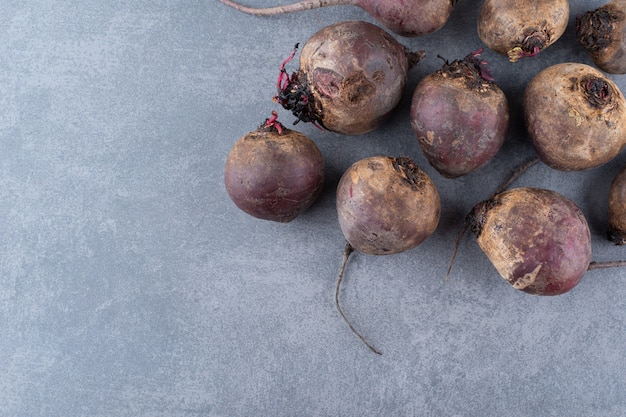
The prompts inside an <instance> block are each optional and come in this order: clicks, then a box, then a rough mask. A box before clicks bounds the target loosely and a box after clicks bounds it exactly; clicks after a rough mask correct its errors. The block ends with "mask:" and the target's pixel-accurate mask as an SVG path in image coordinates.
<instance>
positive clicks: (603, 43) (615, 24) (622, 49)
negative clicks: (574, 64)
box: [576, 0, 626, 74]
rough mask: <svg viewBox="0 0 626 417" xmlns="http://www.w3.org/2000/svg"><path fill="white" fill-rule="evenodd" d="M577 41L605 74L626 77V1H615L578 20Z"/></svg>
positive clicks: (589, 12)
mask: <svg viewBox="0 0 626 417" xmlns="http://www.w3.org/2000/svg"><path fill="white" fill-rule="evenodd" d="M576 38H577V39H578V42H580V44H581V45H582V46H583V47H584V48H585V49H586V50H587V52H589V55H590V56H591V59H592V61H593V62H594V64H596V65H597V66H598V68H600V69H601V70H602V71H604V72H608V73H611V74H626V0H612V1H610V2H608V3H606V4H605V5H604V6H602V7H599V8H597V9H595V10H592V11H588V12H587V13H585V14H583V15H582V16H580V17H578V18H577V19H576Z"/></svg>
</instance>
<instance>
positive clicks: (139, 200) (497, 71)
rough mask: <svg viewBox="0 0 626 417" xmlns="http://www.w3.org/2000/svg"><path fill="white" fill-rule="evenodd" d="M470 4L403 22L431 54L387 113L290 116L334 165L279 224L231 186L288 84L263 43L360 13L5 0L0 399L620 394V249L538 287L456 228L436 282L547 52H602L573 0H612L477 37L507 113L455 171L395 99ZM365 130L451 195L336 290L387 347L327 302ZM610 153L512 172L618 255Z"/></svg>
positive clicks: (440, 410) (625, 402) (235, 410)
mask: <svg viewBox="0 0 626 417" xmlns="http://www.w3.org/2000/svg"><path fill="white" fill-rule="evenodd" d="M251 3H254V2H249V4H251ZM261 3H263V4H269V3H271V2H269V1H264V2H260V1H259V2H257V4H261ZM283 3H284V2H283ZM478 4H479V2H478V1H473V0H461V1H459V3H458V5H457V7H456V9H455V11H454V13H453V15H452V17H451V19H450V21H449V23H448V24H447V25H446V27H445V28H444V29H442V30H441V31H439V32H436V33H434V34H432V35H429V36H426V37H423V38H413V39H408V38H399V39H400V40H401V42H403V43H404V44H405V45H407V46H408V47H410V48H415V49H424V50H426V52H427V56H426V58H425V59H424V61H423V62H422V63H420V64H419V65H418V67H416V68H414V69H413V70H412V71H411V73H410V81H409V85H408V86H407V88H406V94H405V98H404V99H403V101H402V103H401V105H400V107H399V108H398V109H397V111H396V112H395V114H394V116H393V117H392V119H391V120H389V122H388V123H386V124H385V125H384V126H383V127H382V128H380V129H379V130H377V131H375V132H372V133H370V134H367V135H362V136H356V137H343V136H341V135H338V134H333V133H329V132H323V131H319V130H317V129H316V128H315V127H313V126H311V125H306V124H300V125H298V129H299V130H300V131H302V132H304V133H306V134H308V135H309V136H310V137H311V138H312V139H314V140H315V141H316V143H317V144H318V146H319V147H320V149H321V150H322V153H323V154H324V157H325V159H326V163H327V168H326V173H327V185H326V187H325V189H324V192H323V194H322V196H321V197H320V199H319V200H318V201H317V202H316V203H315V204H314V206H312V207H311V208H310V210H308V211H307V212H306V213H305V214H303V215H302V216H301V217H299V218H298V219H296V220H295V221H294V222H292V223H289V224H276V223H271V222H266V221H261V220H257V219H255V218H252V217H250V216H248V215H246V214H245V213H243V212H241V211H239V210H238V209H237V208H236V207H235V206H234V205H233V203H232V202H231V201H230V200H229V198H228V196H227V194H226V192H225V189H224V186H223V178H222V175H223V167H224V162H225V159H226V155H227V154H228V151H229V150H230V148H231V146H232V145H233V144H234V142H235V141H236V140H237V139H238V138H239V137H240V136H241V135H243V134H244V133H246V132H248V131H250V130H253V129H254V128H255V127H256V126H257V125H258V124H260V123H261V122H262V121H263V120H264V119H265V118H266V117H267V116H268V115H269V112H270V111H271V110H275V109H277V107H276V104H274V103H272V102H271V100H270V99H271V97H272V95H273V94H274V88H275V87H274V86H275V79H276V76H277V68H278V65H279V64H280V62H281V61H282V60H283V59H284V57H286V55H287V54H288V53H289V51H290V50H291V48H292V47H293V45H294V44H295V43H296V42H304V41H306V39H307V38H308V37H309V36H310V35H311V34H313V33H314V32H315V31H317V30H318V29H320V28H321V27H323V26H324V25H326V24H330V23H333V22H336V21H340V20H346V19H362V20H368V21H371V19H370V18H369V16H367V15H366V14H365V13H364V12H362V11H361V10H360V9H357V8H354V7H341V8H327V9H323V10H318V11H310V12H304V13H299V14H293V15H289V16H280V17H272V18H257V17H252V16H247V15H243V14H240V13H238V12H236V11H234V10H232V9H229V8H227V7H225V6H223V5H221V4H220V3H218V2H217V1H216V0H205V1H177V0H150V1H146V0H137V1H131V2H126V1H119V0H111V1H108V2H103V1H100V0H84V1H79V2H74V1H68V0H39V1H37V0H25V1H15V0H5V1H3V2H1V3H0V415H1V416H107V417H110V416H210V417H227V416H346V417H348V416H355V417H357V416H534V417H537V416H606V417H614V416H624V415H626V395H625V393H626V368H625V365H624V364H625V363H626V289H625V288H626V273H625V272H624V271H623V270H603V271H593V272H590V273H589V274H588V275H587V276H586V277H585V278H584V279H583V281H582V282H581V284H580V285H579V286H578V287H576V288H575V289H574V290H573V291H571V292H570V293H567V294H565V295H562V296H558V297H554V298H539V297H533V296H529V295H526V294H524V293H521V292H518V291H516V290H514V289H513V288H511V287H510V286H509V285H508V284H507V283H506V282H505V281H504V280H502V279H501V278H499V276H498V275H497V273H496V271H495V269H494V268H493V267H492V266H491V264H490V263H489V261H488V260H487V258H486V257H485V256H484V255H483V254H482V252H481V251H480V249H479V248H478V247H477V245H476V243H475V242H474V240H473V239H472V238H471V237H470V236H467V237H466V238H465V239H464V240H463V243H462V245H461V248H460V253H459V256H458V258H457V260H456V263H455V265H454V269H453V271H452V275H451V277H450V280H449V281H448V282H446V281H444V274H445V270H446V268H447V265H448V261H449V259H450V255H451V253H452V245H453V243H454V241H455V238H456V236H457V233H458V231H459V229H460V227H461V225H462V219H463V217H464V216H465V214H466V213H467V212H468V211H469V209H470V208H471V207H472V206H473V205H474V204H475V203H477V202H478V201H480V200H481V199H483V198H485V197H487V196H488V195H489V193H490V192H491V190H493V189H495V187H496V186H497V184H499V182H500V180H501V179H502V178H504V177H505V176H506V175H507V174H508V172H509V171H510V169H511V168H512V167H514V166H515V165H517V164H518V163H520V162H522V161H524V160H526V159H527V158H529V157H530V156H532V155H533V154H534V152H533V150H532V147H531V146H530V144H529V143H528V141H527V138H526V135H525V133H524V129H523V124H522V122H521V94H522V92H523V89H524V86H525V83H526V82H527V81H528V80H529V79H530V78H531V77H532V76H533V75H534V74H535V73H537V72H538V71H539V70H540V69H541V68H544V67H546V66H548V65H551V64H554V63H557V62H564V61H579V62H585V63H590V60H589V58H588V57H587V55H586V53H585V52H584V51H583V50H582V48H581V47H580V46H579V45H578V44H577V43H576V42H575V39H574V33H573V31H574V17H575V16H576V15H577V14H581V13H583V12H584V11H586V10H589V9H592V8H595V7H598V6H600V5H601V4H603V2H602V1H589V0H584V1H583V0H580V1H571V9H572V10H571V12H572V13H571V18H570V25H569V27H568V30H567V32H566V34H565V36H564V37H563V38H562V39H561V40H560V41H559V42H558V43H557V44H555V45H554V46H552V47H551V48H549V49H548V50H546V51H544V52H543V53H542V54H541V55H540V56H538V57H537V58H535V59H532V60H526V61H521V62H519V63H517V64H511V63H509V62H507V61H506V59H504V57H501V56H498V55H496V54H494V53H492V52H491V51H485V52H484V54H483V57H484V58H485V59H486V60H488V61H489V62H490V64H491V70H492V74H493V76H494V78H495V79H496V80H497V81H498V82H499V83H500V85H501V86H502V88H503V90H505V92H506V94H507V96H508V97H509V99H510V103H511V108H512V123H511V130H510V133H509V135H508V137H507V141H506V144H505V146H504V147H503V148H502V150H501V152H500V153H499V154H498V155H497V157H496V158H495V159H494V160H493V161H492V162H491V163H490V164H489V165H488V166H486V167H485V168H484V169H483V170H481V171H479V172H477V173H474V174H471V175H469V176H467V177H463V178H459V179H456V180H447V179H444V178H442V177H441V176H439V175H438V174H437V173H436V172H435V171H434V170H433V169H432V168H431V167H430V166H428V164H427V162H426V160H425V158H424V156H423V155H422V153H421V151H420V149H419V147H418V144H417V142H416V140H415V138H414V136H413V134H412V131H411V127H410V125H409V122H408V104H409V102H410V95H411V92H412V89H413V88H414V87H415V85H416V83H417V82H418V81H419V80H420V79H421V78H422V77H423V76H425V75H426V74H428V73H430V72H432V71H434V70H436V69H438V68H439V67H440V65H441V63H442V61H441V59H439V58H437V55H438V54H440V55H441V56H443V57H444V58H445V59H449V60H452V59H456V58H460V57H462V56H464V55H466V54H467V53H469V52H472V51H474V50H476V49H478V48H480V47H481V46H482V44H481V42H480V40H479V38H478V36H477V34H476V29H475V22H476V18H477V14H478ZM293 69H295V67H294V68H293ZM612 78H613V79H614V80H615V81H616V82H617V83H618V85H619V86H620V87H621V88H623V89H626V77H624V76H613V77H612ZM277 110H278V109H277ZM279 112H280V115H281V116H280V117H281V119H282V120H283V121H284V122H285V123H287V124H289V123H290V122H291V120H292V119H291V116H290V115H289V114H288V113H286V112H285V111H283V110H279ZM375 154H386V155H391V156H399V155H406V156H410V157H412V158H414V160H415V161H416V162H417V163H418V164H419V165H420V166H422V167H423V168H424V169H425V170H426V171H427V172H428V173H429V174H430V175H431V176H432V178H433V179H434V181H435V182H436V184H437V186H438V187H439V190H440V193H441V196H442V203H443V213H442V219H441V224H440V226H439V228H438V229H437V231H436V233H435V234H434V235H433V236H432V237H431V238H430V239H429V240H427V241H426V242H425V243H424V244H423V245H421V246H420V247H418V248H416V249H413V250H410V251H408V252H405V253H402V254H399V255H393V256H386V257H385V256H378V257H374V256H366V255H362V254H358V253H357V254H355V255H354V256H353V258H352V259H351V261H350V264H349V266H348V271H347V274H346V278H345V282H344V287H343V291H342V293H341V296H342V300H343V306H344V308H345V310H346V313H347V314H348V315H349V316H350V317H351V319H352V320H353V322H354V324H355V325H356V326H357V327H358V328H359V329H360V330H361V331H362V332H363V333H364V334H365V335H366V336H367V337H368V338H369V340H370V341H371V342H372V343H373V344H374V345H375V346H377V347H378V348H379V349H380V350H381V351H382V352H383V355H382V356H376V355H374V354H372V353H371V352H370V351H368V350H367V349H366V348H365V347H364V346H363V344H362V343H361V342H360V341H359V340H358V339H357V338H356V337H355V336H354V335H353V334H352V333H350V331H349V330H348V328H347V326H346V324H345V323H344V322H343V321H342V320H341V319H340V317H339V315H338V313H337V311H336V309H335V305H334V288H335V279H336V274H337V271H338V268H339V265H340V260H341V253H342V248H343V245H344V241H343V236H342V234H341V231H340V230H339V227H338V222H337V218H336V212H335V208H334V187H335V185H336V182H337V181H338V179H339V177H340V175H341V173H342V172H343V171H344V170H345V169H346V168H347V167H348V166H349V165H350V164H351V163H352V162H354V161H356V160H358V159H361V158H363V157H366V156H371V155H375ZM624 164H626V157H625V156H624V155H623V154H622V155H620V156H619V157H618V158H616V159H615V160H613V161H612V162H610V163H609V164H607V165H605V166H603V167H601V168H598V169H595V170H591V171H586V172H574V173H563V172H557V171H554V170H551V169H549V168H547V167H545V166H537V167H535V168H533V169H532V170H531V171H529V172H528V173H527V175H525V176H524V177H523V178H521V179H520V181H519V182H518V183H516V184H517V185H533V186H539V187H544V188H549V189H553V190H555V191H559V192H561V193H563V194H565V195H566V196H568V197H570V198H572V199H573V200H574V201H576V202H577V203H578V204H579V205H580V207H581V208H582V209H583V211H584V213H585V214H586V216H587V218H588V220H589V223H590V227H591V231H592V237H593V250H594V259H595V260H599V261H601V260H613V259H624V258H626V250H625V249H624V248H619V247H615V246H613V245H611V244H610V243H609V242H608V241H607V240H606V239H605V238H604V234H605V228H606V214H605V213H606V206H607V203H606V196H607V193H608V188H609V183H610V181H611V179H612V178H613V176H614V175H615V174H616V173H617V171H618V170H619V169H620V168H621V167H622V166H623V165H624Z"/></svg>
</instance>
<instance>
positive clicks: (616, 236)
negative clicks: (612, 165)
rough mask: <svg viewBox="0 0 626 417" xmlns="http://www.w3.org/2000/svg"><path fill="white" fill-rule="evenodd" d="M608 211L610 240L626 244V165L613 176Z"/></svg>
mask: <svg viewBox="0 0 626 417" xmlns="http://www.w3.org/2000/svg"><path fill="white" fill-rule="evenodd" d="M608 211H609V212H608V218H609V230H608V238H609V240H610V241H612V242H613V243H615V244H616V245H624V244H626V167H624V168H622V169H621V171H620V172H618V173H617V175H616V176H615V178H613V182H612V183H611V189H610V190H609V210H608Z"/></svg>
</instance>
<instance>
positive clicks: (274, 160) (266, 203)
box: [224, 116, 324, 222]
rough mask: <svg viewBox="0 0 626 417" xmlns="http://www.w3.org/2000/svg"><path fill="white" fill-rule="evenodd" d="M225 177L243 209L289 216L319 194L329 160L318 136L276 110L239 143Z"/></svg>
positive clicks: (286, 218)
mask: <svg viewBox="0 0 626 417" xmlns="http://www.w3.org/2000/svg"><path fill="white" fill-rule="evenodd" d="M224 183H225V185H226V191H227V192H228V195H229V196H230V198H231V199H232V200H233V202H234V203H235V204H236V205H237V207H239V208H240V209H241V210H243V211H245V212H246V213H248V214H250V215H252V216H254V217H257V218H260V219H265V220H273V221H277V222H289V221H291V220H293V219H294V218H296V217H297V216H298V215H300V214H301V213H302V212H303V211H304V210H306V209H307V208H308V207H309V206H310V205H311V204H312V203H313V202H314V201H315V199H316V198H317V197H318V196H319V194H320V192H321V190H322V186H323V184H324V161H323V158H322V154H321V152H320V150H319V148H318V147H317V145H316V144H315V142H313V141H312V140H311V139H309V138H308V137H307V136H305V135H304V134H302V133H300V132H296V131H294V130H290V129H286V128H285V127H283V126H282V125H281V124H280V123H279V122H277V121H276V116H274V117H272V118H271V119H268V120H267V121H266V122H265V124H263V125H261V126H260V127H259V128H258V129H257V130H256V131H254V132H250V133H248V134H246V135H244V136H243V137H242V138H240V139H239V140H238V141H237V142H236V143H235V145H234V146H233V148H232V149H231V151H230V153H229V154H228V158H227V160H226V166H225V168H224Z"/></svg>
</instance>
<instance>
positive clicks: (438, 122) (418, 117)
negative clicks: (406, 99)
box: [411, 51, 509, 178]
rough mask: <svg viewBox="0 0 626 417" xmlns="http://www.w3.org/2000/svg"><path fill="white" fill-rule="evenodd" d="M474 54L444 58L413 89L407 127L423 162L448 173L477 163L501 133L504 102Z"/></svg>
mask: <svg viewBox="0 0 626 417" xmlns="http://www.w3.org/2000/svg"><path fill="white" fill-rule="evenodd" d="M479 54H480V51H478V52H475V53H472V54H470V55H468V56H467V57H465V58H464V59H462V60H456V61H453V62H452V63H448V62H446V63H445V64H444V65H443V67H442V68H441V69H440V70H438V71H436V72H434V73H432V74H430V75H428V76H426V77H424V78H423V79H422V80H421V81H420V83H419V84H418V85H417V87H416V88H415V91H414V93H413V101H412V104H411V126H412V127H413V131H414V132H415V134H416V136H417V139H418V141H419V144H420V146H421V148H422V150H423V151H424V154H425V155H426V158H427V159H428V162H429V163H430V164H431V165H432V166H433V167H434V168H435V169H436V170H437V171H438V172H439V173H440V174H442V175H443V176H445V177H448V178H456V177H459V176H462V175H466V174H469V173H470V172H473V171H476V170H478V169H480V168H481V167H483V166H484V165H485V164H486V163H487V162H489V161H490V160H491V159H492V158H493V157H494V156H495V155H496V153H497V152H498V150H499V149H500V148H501V146H502V144H503V143H504V139H505V136H506V132H507V128H508V123H509V106H508V102H507V99H506V96H505V95H504V93H503V92H502V90H501V89H500V88H499V87H498V85H497V84H496V83H495V81H493V79H492V78H491V76H490V75H489V74H488V73H487V71H486V68H485V64H486V63H485V62H484V61H481V60H480V59H479Z"/></svg>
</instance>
